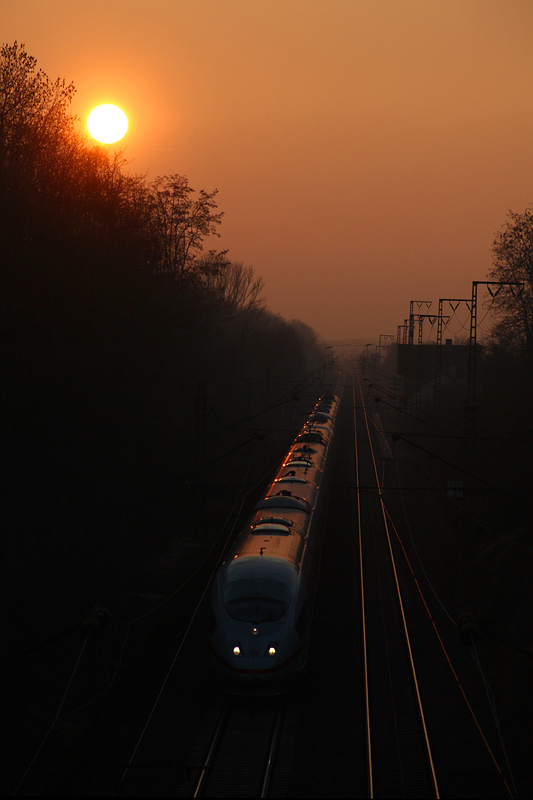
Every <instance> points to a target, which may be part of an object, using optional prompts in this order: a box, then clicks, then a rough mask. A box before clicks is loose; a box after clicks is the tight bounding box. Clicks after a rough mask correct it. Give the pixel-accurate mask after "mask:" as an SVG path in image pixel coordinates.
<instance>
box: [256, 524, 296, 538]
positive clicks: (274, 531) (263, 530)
mask: <svg viewBox="0 0 533 800" xmlns="http://www.w3.org/2000/svg"><path fill="white" fill-rule="evenodd" d="M291 524H292V523H291ZM250 533H253V534H259V533H260V534H263V535H265V534H267V535H268V536H288V535H289V534H290V530H289V528H288V526H287V525H275V524H274V525H273V524H272V523H271V522H262V523H261V522H260V523H258V524H257V525H254V527H253V528H252V530H251V531H250Z"/></svg>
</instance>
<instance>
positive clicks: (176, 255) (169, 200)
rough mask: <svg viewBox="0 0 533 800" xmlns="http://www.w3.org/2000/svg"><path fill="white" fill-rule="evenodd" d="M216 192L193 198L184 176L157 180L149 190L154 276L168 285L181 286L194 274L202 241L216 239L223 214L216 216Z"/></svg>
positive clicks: (172, 176)
mask: <svg viewBox="0 0 533 800" xmlns="http://www.w3.org/2000/svg"><path fill="white" fill-rule="evenodd" d="M217 191H218V190H217V189H215V190H214V191H212V192H206V191H205V190H204V189H201V190H200V191H199V192H198V195H197V196H194V189H192V188H191V187H190V186H189V182H188V179H187V178H186V177H185V176H184V175H167V176H164V177H158V178H156V179H155V181H154V182H153V183H152V184H151V186H149V187H148V202H149V208H150V218H151V225H152V230H153V233H154V236H155V240H156V242H157V247H158V257H157V263H156V265H155V272H156V274H158V275H160V276H162V277H164V278H165V279H166V280H167V282H168V283H169V284H170V285H177V284H183V282H184V279H185V278H186V277H190V275H191V273H192V272H193V271H194V266H195V263H196V260H197V259H198V256H199V253H200V252H201V251H202V248H203V242H204V239H206V238H207V237H208V236H219V234H218V232H217V228H218V226H219V225H220V223H221V220H222V217H223V214H222V213H216V212H215V209H216V208H217V204H216V199H215V198H216V195H217Z"/></svg>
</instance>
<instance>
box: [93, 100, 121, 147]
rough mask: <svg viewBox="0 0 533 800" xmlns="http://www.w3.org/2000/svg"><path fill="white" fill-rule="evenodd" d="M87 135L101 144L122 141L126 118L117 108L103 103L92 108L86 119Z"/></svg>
mask: <svg viewBox="0 0 533 800" xmlns="http://www.w3.org/2000/svg"><path fill="white" fill-rule="evenodd" d="M87 127H88V129H89V133H90V134H91V136H92V137H93V139H96V141H97V142H102V144H112V143H113V142H118V140H119V139H122V137H123V136H124V134H125V133H126V131H127V130H128V118H127V116H126V115H125V113H124V112H123V111H122V109H121V108H119V107H118V106H113V105H110V104H109V103H105V104H104V105H102V106H96V108H93V110H92V111H91V113H90V114H89V116H88V117H87Z"/></svg>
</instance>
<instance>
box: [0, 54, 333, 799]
mask: <svg viewBox="0 0 533 800" xmlns="http://www.w3.org/2000/svg"><path fill="white" fill-rule="evenodd" d="M73 95H74V87H73V86H72V85H67V84H66V83H65V82H64V81H62V80H56V81H52V80H50V79H49V78H48V77H47V76H46V74H45V73H43V72H42V71H41V70H38V69H37V65H36V62H35V59H33V58H32V57H31V56H30V55H29V54H28V53H27V52H26V51H25V48H24V46H23V45H19V44H17V43H15V44H14V45H11V46H7V45H6V46H4V47H3V48H2V50H1V53H0V259H1V270H0V325H1V329H2V346H1V351H0V370H1V374H2V386H3V391H2V395H1V400H0V403H1V415H2V421H3V426H2V452H3V455H2V466H3V475H2V481H1V509H2V561H1V564H2V566H1V581H0V584H1V591H2V595H3V605H4V608H5V609H6V610H7V609H9V611H7V613H5V614H4V624H3V626H2V627H3V636H2V640H3V660H4V666H5V662H7V663H8V667H7V668H6V669H7V673H8V680H9V681H12V680H14V679H15V683H14V684H13V683H10V685H11V686H12V687H13V686H15V688H14V689H13V688H12V689H11V690H10V692H9V693H3V694H4V702H5V703H6V708H5V709H4V712H5V713H4V714H3V719H4V723H5V724H4V732H7V735H8V738H9V739H10V740H11V741H12V742H15V743H19V745H20V746H19V745H17V744H15V745H14V746H13V747H12V748H10V750H8V751H7V752H8V753H11V754H12V755H13V758H14V759H15V764H13V762H12V763H11V766H12V767H13V772H14V773H16V772H17V770H18V774H19V775H20V776H22V774H23V773H24V769H25V768H26V767H27V766H28V764H29V762H30V759H31V756H32V755H33V753H34V752H35V749H36V747H37V745H38V744H39V741H40V738H42V736H43V735H44V733H45V731H46V730H47V727H48V725H49V724H50V723H51V722H52V721H53V717H54V713H55V712H56V711H57V709H58V706H59V702H60V699H61V696H62V692H63V691H64V688H65V686H66V683H67V681H68V678H69V675H70V673H71V671H72V668H73V666H74V661H75V658H76V654H77V653H78V652H79V649H80V644H81V643H82V642H83V636H82V635H80V627H81V628H82V630H83V631H87V630H89V631H93V630H95V629H96V630H97V629H98V627H99V625H100V624H102V623H103V624H104V625H105V624H107V623H109V622H111V624H113V622H114V620H115V618H116V615H117V613H119V612H124V607H125V605H127V603H128V602H130V603H133V604H135V603H137V605H136V607H135V611H134V612H132V614H133V616H134V615H135V613H139V612H140V611H141V610H143V611H144V610H146V609H147V608H149V607H150V605H154V604H157V602H159V601H160V600H161V599H163V598H164V597H165V593H167V594H168V593H170V592H171V591H173V590H174V589H175V588H176V586H177V584H178V583H179V581H180V580H181V578H182V577H183V575H186V574H187V571H188V570H189V571H190V569H191V565H194V563H195V556H198V555H199V554H200V553H201V552H202V546H203V545H205V543H207V542H209V540H210V537H212V536H213V530H214V528H213V526H215V525H216V524H218V526H219V528H220V525H221V520H223V518H224V514H227V512H228V509H230V508H231V506H232V504H233V502H234V500H235V499H236V498H237V497H238V496H239V491H240V490H241V489H242V487H244V488H245V489H249V488H250V487H251V486H253V484H254V482H255V481H257V480H258V479H259V478H260V477H263V476H264V474H265V471H266V469H267V468H268V466H270V465H272V463H273V459H275V458H276V457H278V456H279V454H280V452H281V451H282V448H283V447H284V445H285V442H286V440H287V437H290V435H291V431H292V430H293V427H294V426H297V425H299V423H300V413H301V407H300V404H301V403H303V405H302V407H304V405H305V396H306V395H305V393H306V391H309V389H310V387H312V394H313V397H315V396H316V394H317V393H318V391H319V389H318V386H317V380H318V379H317V373H316V367H317V364H318V363H319V361H320V358H319V355H320V353H322V352H323V351H322V347H321V345H320V343H319V342H318V338H317V335H316V334H315V332H314V331H313V330H312V329H311V328H309V327H308V326H307V325H306V324H304V323H303V322H300V321H298V320H292V321H290V322H288V321H286V320H284V319H283V318H281V317H279V316H277V315H274V314H272V313H270V312H269V311H268V310H267V308H266V307H265V303H264V300H263V299H262V296H261V293H262V289H263V281H262V280H261V278H259V277H257V276H256V275H255V274H254V270H253V268H252V267H250V266H246V265H244V264H242V263H239V262H234V261H232V260H231V259H230V258H229V256H228V253H227V252H224V251H217V250H215V249H211V247H210V245H211V244H212V243H213V241H216V236H217V231H218V228H219V225H220V224H221V221H222V213H221V212H219V211H218V209H217V204H216V194H217V193H216V190H214V191H205V190H201V191H198V192H196V191H194V190H193V189H192V188H191V187H190V186H189V182H188V180H187V178H186V177H184V176H182V175H169V176H162V177H159V178H157V179H156V180H154V181H152V182H148V181H147V180H146V179H144V178H143V177H140V176H137V175H132V174H130V173H129V172H128V169H127V164H126V162H125V160H124V159H123V158H122V156H121V155H120V154H118V155H110V152H109V151H108V150H107V149H106V148H105V147H103V146H99V145H96V144H95V143H94V142H93V141H92V140H89V138H88V136H87V135H86V134H85V133H84V132H83V130H82V126H81V125H80V122H79V120H77V119H76V118H75V117H74V116H73V115H72V114H70V113H69V105H70V102H71V99H72V97H73ZM215 512H216V513H215ZM217 517H218V523H216V518H217ZM210 526H212V527H210ZM158 559H159V565H160V566H159V572H158V575H159V578H160V580H159V584H158V582H157V580H155V579H154V574H153V569H152V568H153V565H154V564H155V562H156V561H157V560H158ZM161 565H162V566H161ZM151 570H152V571H151ZM165 575H166V577H167V582H166V583H165V580H164V577H165ZM143 593H144V594H143ZM132 598H133V599H132ZM143 603H144V605H143ZM123 618H124V614H123ZM97 662H98V666H97V667H96V672H98V671H99V670H100V672H101V673H102V674H100V677H99V678H98V679H97V680H96V682H95V681H94V680H93V679H92V678H88V677H87V676H85V679H84V681H83V682H84V683H85V686H86V691H85V693H83V692H82V695H80V696H79V697H77V702H78V703H79V704H83V703H85V702H87V701H89V700H91V697H92V694H91V693H93V694H94V693H98V692H99V691H101V690H102V689H105V688H106V683H107V685H108V686H109V684H110V683H111V676H110V675H107V674H106V675H104V674H103V673H104V672H105V670H106V669H107V667H106V666H104V662H105V659H104V662H102V661H101V659H100V658H98V659H97ZM116 663H117V662H116V661H115V664H116ZM80 669H83V666H80ZM91 669H92V672H93V673H94V672H95V669H94V664H93V667H92V668H91ZM17 676H18V678H19V680H18V683H17V680H16V677H17ZM93 677H94V675H93ZM4 685H6V684H4ZM83 694H85V696H83ZM64 710H66V707H65V709H64ZM6 721H7V725H6ZM6 728H7V730H6ZM20 743H22V744H20ZM32 748H33V750H32ZM5 752H6V751H4V753H5ZM9 757H10V758H11V756H9ZM12 788H13V787H12V786H11V789H12ZM7 790H8V791H9V790H10V787H7ZM21 791H24V789H23V788H22V787H21Z"/></svg>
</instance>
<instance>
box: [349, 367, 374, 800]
mask: <svg viewBox="0 0 533 800" xmlns="http://www.w3.org/2000/svg"><path fill="white" fill-rule="evenodd" d="M352 399H353V430H354V456H355V485H356V487H357V533H358V539H359V579H360V584H361V587H360V590H361V621H362V639H363V666H364V676H365V677H364V680H365V724H366V759H367V768H368V796H369V797H370V798H373V797H374V777H373V767H372V737H371V734H370V693H369V688H368V654H367V641H366V611H365V587H364V568H363V540H362V535H361V495H360V492H361V485H360V480H359V450H358V447H357V418H356V402H355V380H354V377H353V375H352Z"/></svg>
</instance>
